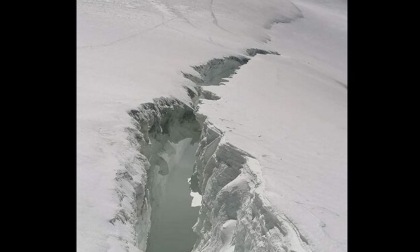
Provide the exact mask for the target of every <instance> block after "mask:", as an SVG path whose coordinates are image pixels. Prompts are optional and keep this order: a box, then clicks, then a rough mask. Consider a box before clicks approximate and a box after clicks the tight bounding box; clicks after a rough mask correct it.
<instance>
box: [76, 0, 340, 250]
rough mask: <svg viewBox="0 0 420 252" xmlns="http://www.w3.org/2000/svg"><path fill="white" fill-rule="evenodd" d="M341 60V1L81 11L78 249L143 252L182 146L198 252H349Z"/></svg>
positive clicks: (190, 1)
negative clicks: (193, 197) (190, 168)
mask: <svg viewBox="0 0 420 252" xmlns="http://www.w3.org/2000/svg"><path fill="white" fill-rule="evenodd" d="M346 48H347V1H345V0H335V1H334V0H322V1H321V0H291V1H288V0H261V1H255V0H142V1H139V0H78V1H77V249H78V251H93V252H95V251H113V252H114V251H137V252H140V251H146V246H147V239H148V233H149V230H150V227H151V219H152V218H151V216H152V209H153V208H154V207H155V208H156V206H155V204H156V203H154V202H156V201H154V202H153V201H152V200H151V199H152V198H154V199H157V200H158V199H159V198H160V196H161V195H162V192H163V189H164V186H165V183H166V178H167V176H168V174H170V173H171V171H172V170H173V169H174V167H176V165H175V164H176V163H178V162H179V159H180V157H182V153H183V149H185V148H184V147H185V146H184V145H183V144H182V143H184V144H185V139H192V143H193V144H198V149H197V153H196V164H195V167H194V174H195V175H194V176H193V177H192V178H191V185H192V188H193V191H194V190H196V191H195V192H192V194H197V193H200V194H201V195H202V200H201V206H200V213H199V217H198V220H197V223H196V224H195V225H194V232H196V234H197V235H198V237H199V238H198V239H197V241H196V244H195V245H194V249H193V251H296V252H297V251H327V252H333V251H334V252H335V251H347V50H346ZM191 66H192V67H191ZM180 143H181V144H180ZM176 146H178V147H176ZM194 186H195V187H194Z"/></svg>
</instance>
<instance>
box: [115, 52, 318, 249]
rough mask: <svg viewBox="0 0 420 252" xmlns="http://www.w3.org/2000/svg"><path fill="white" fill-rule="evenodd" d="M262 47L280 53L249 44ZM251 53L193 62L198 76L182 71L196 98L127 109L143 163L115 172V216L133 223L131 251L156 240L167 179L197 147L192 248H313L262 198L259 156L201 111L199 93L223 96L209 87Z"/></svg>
mask: <svg viewBox="0 0 420 252" xmlns="http://www.w3.org/2000/svg"><path fill="white" fill-rule="evenodd" d="M258 53H260V54H267V53H272V54H277V53H275V52H267V51H263V50H260V49H249V50H248V55H249V56H251V57H252V56H254V55H255V54H258ZM249 59H250V58H248V57H243V56H238V57H236V56H230V57H226V58H223V59H213V60H211V61H209V62H208V63H206V64H204V65H201V66H196V67H193V68H194V70H196V71H197V73H198V74H199V76H196V75H193V74H189V73H184V77H186V78H187V79H189V80H191V81H193V82H194V83H195V84H196V86H195V88H194V90H192V89H190V88H187V90H188V94H189V96H190V98H191V103H190V104H185V103H183V102H181V101H179V100H177V99H175V98H159V99H155V100H154V102H153V103H146V104H142V105H140V106H139V108H138V109H135V110H131V111H130V112H129V114H130V116H131V117H132V118H133V127H132V128H129V129H127V132H128V134H129V139H130V142H131V143H132V144H133V146H134V147H135V148H137V149H138V151H139V155H138V160H137V161H139V162H140V163H141V164H142V165H140V166H138V165H136V166H134V165H133V164H130V163H128V164H127V165H126V170H125V171H121V172H119V173H118V174H117V177H116V181H117V189H116V191H117V193H118V195H120V201H121V204H120V206H121V207H120V210H119V211H118V212H117V214H116V216H115V217H114V218H113V219H112V220H111V223H113V224H114V225H122V224H127V223H129V224H130V225H128V226H131V227H132V230H129V231H128V232H130V233H131V234H132V235H131V236H129V237H131V238H130V239H127V238H124V239H122V240H124V242H125V243H126V244H127V245H126V249H127V251H132V249H130V248H132V247H133V246H135V247H136V248H138V249H139V250H140V251H146V250H147V247H148V246H153V245H151V244H150V243H151V242H152V241H151V240H150V239H149V242H148V237H149V234H150V233H151V232H150V229H151V227H152V226H153V224H154V223H155V222H154V215H157V214H156V212H158V211H159V207H162V206H163V205H164V204H162V202H161V200H162V199H164V198H165V188H166V185H167V183H168V178H169V177H170V176H171V174H173V173H174V172H176V169H179V167H178V165H177V164H178V163H179V161H180V158H181V157H182V155H183V154H184V153H185V151H186V150H189V151H190V152H191V149H193V150H194V151H195V150H196V151H195V158H194V160H193V161H195V162H194V168H193V171H192V172H193V173H192V174H191V175H192V176H191V185H190V187H191V190H192V191H193V192H198V193H199V194H200V195H202V201H201V207H200V209H199V213H198V216H195V218H196V222H195V224H194V226H193V231H194V232H195V234H196V236H197V237H196V241H195V243H194V245H193V247H192V248H191V251H197V252H198V251H235V252H240V251H241V252H242V251H295V252H298V251H299V252H300V251H302V252H303V251H311V249H310V244H309V243H308V241H307V240H306V239H305V238H304V237H303V236H302V235H301V234H300V233H299V231H298V229H297V228H296V227H295V226H294V224H293V223H292V222H291V221H290V220H289V219H288V218H287V216H285V215H283V214H282V213H280V212H278V211H277V210H275V209H273V208H272V207H271V204H270V202H269V201H268V200H267V199H266V198H265V197H264V182H263V179H262V175H261V168H260V165H259V163H258V160H256V159H255V158H254V157H253V156H252V155H251V154H249V153H247V152H245V151H243V150H240V149H238V148H236V147H235V146H233V145H231V144H230V143H228V142H226V141H225V139H224V134H223V132H222V131H221V130H220V129H218V128H217V127H215V126H214V125H213V124H212V123H211V122H209V121H208V120H207V119H206V116H205V115H202V114H200V113H199V103H200V100H201V99H217V98H219V97H217V96H216V95H215V94H213V93H209V92H208V91H206V90H205V89H204V88H205V86H208V85H219V84H220V83H221V82H223V81H224V78H226V77H231V76H232V75H233V74H234V73H235V71H236V70H237V69H239V67H240V66H241V65H243V64H246V63H247V62H248V60H249ZM177 167H178V168H177ZM125 226H127V225H125ZM124 237H127V236H124ZM162 252H164V251H162Z"/></svg>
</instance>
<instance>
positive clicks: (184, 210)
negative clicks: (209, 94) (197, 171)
mask: <svg viewBox="0 0 420 252" xmlns="http://www.w3.org/2000/svg"><path fill="white" fill-rule="evenodd" d="M190 141H191V139H184V140H182V141H180V142H179V143H178V144H176V145H174V147H175V148H174V149H175V150H176V151H177V152H183V153H182V154H180V153H174V155H175V156H178V157H177V158H175V160H173V159H172V160H173V162H168V165H169V166H172V167H169V171H170V172H169V174H167V175H159V176H168V177H167V180H166V183H165V187H164V188H163V191H162V195H161V197H159V199H158V200H159V202H157V207H156V208H155V209H154V210H153V213H152V222H151V224H152V225H151V228H150V233H149V238H148V242H147V250H146V251H147V252H169V251H170V252H187V251H191V250H192V248H193V246H194V243H195V241H196V239H197V235H196V234H195V233H194V232H193V230H192V227H193V225H194V224H195V222H196V221H197V217H198V212H199V209H200V207H199V206H196V207H192V206H191V203H192V200H193V197H192V196H191V195H190V193H191V192H190V188H189V183H188V180H189V178H190V177H191V175H192V173H193V166H194V161H195V151H196V150H197V146H198V145H197V144H194V145H191V144H190ZM166 158H167V159H169V158H170V157H167V156H166Z"/></svg>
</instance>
